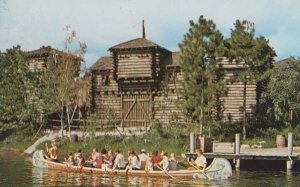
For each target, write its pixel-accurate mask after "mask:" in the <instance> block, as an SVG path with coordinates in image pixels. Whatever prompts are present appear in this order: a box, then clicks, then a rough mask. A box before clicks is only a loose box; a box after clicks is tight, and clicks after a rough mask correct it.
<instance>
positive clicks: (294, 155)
mask: <svg viewBox="0 0 300 187" xmlns="http://www.w3.org/2000/svg"><path fill="white" fill-rule="evenodd" d="M191 140H192V138H191ZM233 145H234V149H233V150H232V152H230V153H228V152H226V151H224V152H206V153H204V156H205V157H206V158H211V159H213V158H226V159H228V160H233V163H235V168H236V169H240V167H241V164H240V161H241V160H265V161H268V160H270V161H272V160H278V161H286V169H287V170H291V169H292V167H293V164H294V163H295V162H297V161H300V147H293V135H292V133H289V134H288V146H287V147H281V148H241V145H240V134H236V135H235V142H234V143H233ZM193 146H194V145H193V142H191V150H194V149H192V148H193ZM185 155H186V157H187V158H195V157H197V155H196V154H195V153H186V154H185Z"/></svg>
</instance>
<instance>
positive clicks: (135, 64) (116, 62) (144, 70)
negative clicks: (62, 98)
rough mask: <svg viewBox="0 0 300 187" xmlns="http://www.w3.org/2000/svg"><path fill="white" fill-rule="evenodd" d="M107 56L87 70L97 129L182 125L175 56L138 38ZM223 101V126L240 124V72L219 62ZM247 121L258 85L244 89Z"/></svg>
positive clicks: (239, 67)
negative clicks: (224, 92) (98, 123)
mask: <svg viewBox="0 0 300 187" xmlns="http://www.w3.org/2000/svg"><path fill="white" fill-rule="evenodd" d="M109 51H110V55H109V56H104V57H100V58H99V59H98V60H97V62H96V63H95V64H94V65H92V66H91V68H90V70H91V106H92V107H91V109H92V112H94V113H96V115H97V118H98V119H99V121H100V123H101V125H107V124H110V123H112V122H113V123H114V124H115V125H116V124H117V125H121V127H123V128H126V127H144V128H146V129H147V128H148V127H149V125H150V122H151V121H152V120H157V121H159V122H160V123H162V124H173V123H186V122H187V119H186V118H185V115H184V110H183V108H182V107H181V103H182V101H183V99H184V98H183V96H182V95H180V94H179V93H178V91H177V90H178V88H180V84H179V82H180V81H184V80H183V76H182V74H181V71H180V63H179V60H180V59H179V52H172V51H170V50H168V49H166V48H164V47H162V46H160V45H158V44H156V43H154V42H152V41H150V40H148V39H146V37H145V33H144V29H143V37H142V38H136V39H133V40H130V41H127V42H123V43H120V44H117V45H115V46H112V47H110V48H109ZM220 67H221V69H222V71H223V79H224V81H225V83H226V84H225V88H226V90H227V91H226V93H227V94H226V95H225V96H222V97H221V98H220V101H221V102H222V104H221V106H222V110H221V112H222V114H221V116H222V119H223V121H230V122H234V123H236V122H241V121H242V119H243V105H244V103H243V102H244V99H243V98H244V85H243V83H241V82H239V81H238V80H237V76H238V74H239V72H241V71H242V70H243V68H244V64H242V63H239V64H237V63H233V62H230V61H229V60H227V59H226V58H223V59H222V61H221V62H220ZM245 89H246V92H245V94H246V95H245V96H246V102H245V105H246V115H247V117H248V118H253V117H254V115H255V106H256V102H257V100H256V95H257V94H256V85H255V84H254V83H248V84H247V85H246V87H245Z"/></svg>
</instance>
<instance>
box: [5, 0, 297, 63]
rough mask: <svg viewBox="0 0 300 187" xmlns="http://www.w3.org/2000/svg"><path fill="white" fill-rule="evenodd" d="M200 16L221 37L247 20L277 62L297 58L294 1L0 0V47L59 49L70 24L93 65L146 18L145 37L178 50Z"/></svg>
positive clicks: (134, 32) (137, 30) (134, 35)
mask: <svg viewBox="0 0 300 187" xmlns="http://www.w3.org/2000/svg"><path fill="white" fill-rule="evenodd" d="M200 15H204V16H205V17H206V18H208V19H213V20H214V22H215V23H216V24H217V27H218V28H219V29H220V30H221V32H222V33H223V35H225V37H226V36H228V35H229V34H230V29H231V28H233V23H234V22H235V20H236V19H248V20H251V21H253V22H254V23H255V27H256V34H257V35H263V36H265V37H266V38H267V39H269V40H270V45H271V46H272V47H274V49H275V50H276V52H277V55H278V57H277V58H276V59H277V60H280V59H283V58H287V57H289V56H295V57H299V56H300V55H299V54H300V47H299V44H300V38H299V37H298V35H299V33H300V1H298V0H249V1H246V0H147V1H146V0H0V50H2V51H4V50H5V49H7V48H11V47H12V46H14V45H17V44H19V45H21V47H22V49H24V50H34V49H37V48H39V47H41V46H42V45H51V46H52V47H54V48H58V49H62V48H63V40H64V37H65V31H64V30H63V28H64V27H65V26H66V25H71V27H72V28H73V29H74V30H76V32H77V37H78V39H79V40H80V41H84V42H86V44H87V47H88V51H87V54H86V56H85V59H86V62H87V66H91V65H92V64H93V63H95V61H96V60H97V59H98V58H99V57H100V56H103V55H108V52H107V49H108V48H109V47H111V46H113V45H116V44H118V43H122V42H125V41H128V40H131V39H134V38H137V37H141V34H142V32H141V30H142V28H141V27H142V26H141V23H142V20H143V19H144V20H145V25H146V36H147V38H148V39H149V40H151V41H153V42H155V43H157V44H159V45H161V46H163V47H165V48H168V49H169V50H172V51H177V50H179V49H178V43H180V42H181V41H182V39H183V35H184V34H185V33H186V32H187V31H188V28H189V20H191V19H192V20H195V21H196V20H197V19H198V18H199V16H200Z"/></svg>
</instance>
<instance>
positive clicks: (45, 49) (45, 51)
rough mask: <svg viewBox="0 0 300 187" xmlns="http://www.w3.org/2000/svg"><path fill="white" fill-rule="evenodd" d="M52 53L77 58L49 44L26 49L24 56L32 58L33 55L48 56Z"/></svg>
mask: <svg viewBox="0 0 300 187" xmlns="http://www.w3.org/2000/svg"><path fill="white" fill-rule="evenodd" d="M52 54H58V55H64V56H69V57H72V58H79V57H77V56H75V55H73V54H71V53H67V52H63V51H60V50H57V49H54V48H52V47H51V46H42V47H40V48H39V49H36V50H32V51H26V52H25V56H26V57H27V58H34V57H41V56H43V57H44V56H49V55H52Z"/></svg>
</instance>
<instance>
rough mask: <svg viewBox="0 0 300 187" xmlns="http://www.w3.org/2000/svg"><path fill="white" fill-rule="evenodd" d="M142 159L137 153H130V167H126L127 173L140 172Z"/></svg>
mask: <svg viewBox="0 0 300 187" xmlns="http://www.w3.org/2000/svg"><path fill="white" fill-rule="evenodd" d="M140 169H141V166H140V159H139V157H138V155H137V154H136V153H135V151H130V153H129V157H128V166H127V167H126V173H127V172H128V171H129V170H140Z"/></svg>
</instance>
